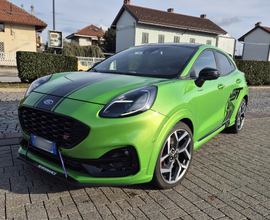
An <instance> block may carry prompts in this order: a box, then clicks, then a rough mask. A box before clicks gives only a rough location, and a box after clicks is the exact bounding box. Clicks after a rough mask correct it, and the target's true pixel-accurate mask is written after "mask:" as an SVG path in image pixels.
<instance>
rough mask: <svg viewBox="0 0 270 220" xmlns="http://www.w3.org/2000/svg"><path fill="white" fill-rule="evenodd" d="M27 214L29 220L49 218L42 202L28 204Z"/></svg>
mask: <svg viewBox="0 0 270 220" xmlns="http://www.w3.org/2000/svg"><path fill="white" fill-rule="evenodd" d="M26 215H27V219H28V220H36V219H48V217H47V213H46V210H45V207H44V205H43V203H42V202H38V203H33V204H29V205H26Z"/></svg>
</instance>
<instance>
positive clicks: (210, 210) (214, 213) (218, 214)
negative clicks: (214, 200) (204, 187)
mask: <svg viewBox="0 0 270 220" xmlns="http://www.w3.org/2000/svg"><path fill="white" fill-rule="evenodd" d="M203 211H204V212H205V213H206V214H207V215H209V216H210V217H211V218H212V219H217V218H221V217H225V215H224V213H222V212H220V211H219V210H218V209H217V208H208V209H204V210H203Z"/></svg>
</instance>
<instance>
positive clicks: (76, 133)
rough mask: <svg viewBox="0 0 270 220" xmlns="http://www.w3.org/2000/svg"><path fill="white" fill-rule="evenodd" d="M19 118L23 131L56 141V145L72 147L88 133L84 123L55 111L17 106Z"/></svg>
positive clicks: (88, 129)
mask: <svg viewBox="0 0 270 220" xmlns="http://www.w3.org/2000/svg"><path fill="white" fill-rule="evenodd" d="M18 111H19V120H20V124H21V127H22V129H23V131H24V133H26V134H28V135H31V134H32V135H36V136H39V137H42V138H45V139H46V140H49V141H52V142H54V143H56V145H57V147H63V148H72V147H74V146H76V145H77V144H79V143H80V142H81V141H82V140H83V139H85V138H86V137H87V135H88V134H89V131H90V128H89V127H88V126H86V125H85V124H83V123H81V122H79V121H77V120H75V119H73V118H70V117H67V116H63V115H60V114H57V113H53V112H47V111H42V110H38V109H35V108H30V107H25V106H23V107H21V108H19V110H18Z"/></svg>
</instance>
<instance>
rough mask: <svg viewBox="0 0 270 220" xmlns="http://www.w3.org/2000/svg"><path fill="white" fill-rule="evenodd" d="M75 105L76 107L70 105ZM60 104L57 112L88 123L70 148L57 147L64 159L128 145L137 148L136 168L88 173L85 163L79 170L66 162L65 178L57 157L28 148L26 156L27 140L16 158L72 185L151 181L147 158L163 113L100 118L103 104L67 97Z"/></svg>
mask: <svg viewBox="0 0 270 220" xmlns="http://www.w3.org/2000/svg"><path fill="white" fill-rule="evenodd" d="M65 102H66V103H65ZM76 105H77V106H79V108H76V109H75V108H73V106H76ZM61 106H62V107H61ZM60 107H61V108H60ZM60 107H59V108H58V111H57V112H56V113H57V114H62V115H68V116H69V117H71V118H73V119H75V120H78V121H80V122H83V123H84V124H86V125H87V126H89V127H90V133H89V135H88V136H87V137H86V138H85V139H84V140H82V141H81V142H80V143H79V144H77V145H76V146H74V147H72V148H69V149H67V148H61V147H58V149H60V150H61V154H62V156H63V160H64V162H65V161H66V162H67V160H66V158H71V159H72V158H73V159H74V160H91V161H95V160H98V159H99V158H101V157H102V156H103V155H105V154H106V153H108V152H110V151H113V150H116V149H122V148H123V149H125V148H129V147H131V148H133V149H134V150H135V151H136V157H137V160H138V167H139V169H138V171H137V172H130V173H129V174H128V175H126V176H123V175H122V176H121V175H118V176H98V175H97V174H95V173H92V174H91V172H89V170H88V171H87V167H83V168H84V171H82V170H74V169H71V168H69V167H68V166H67V167H66V173H67V176H68V178H67V179H65V175H64V170H63V167H62V165H61V163H60V162H59V161H58V162H53V161H50V160H48V159H46V157H44V156H42V155H40V154H38V153H36V152H35V151H31V150H29V152H28V153H27V157H26V156H25V155H26V146H27V145H26V143H27V141H24V142H22V143H21V145H20V148H19V151H18V158H19V159H22V160H24V161H26V162H27V163H29V164H31V165H33V166H35V167H37V168H40V169H42V170H43V171H45V172H47V173H50V174H52V175H54V176H56V177H58V178H61V179H64V180H66V181H68V182H70V183H71V184H73V185H81V186H85V185H89V186H90V185H93V184H94V185H95V184H97V185H104V184H105V185H119V184H120V185H123V184H124V185H126V184H136V183H144V182H149V181H151V179H152V176H153V173H149V172H148V168H149V161H150V159H151V157H152V156H153V155H152V152H153V149H154V148H155V147H156V144H155V141H156V140H157V137H158V136H159V134H160V131H161V129H162V127H163V125H164V124H165V123H166V121H167V118H166V117H165V116H163V115H161V114H159V113H157V112H153V111H151V110H149V111H147V112H144V113H142V114H140V115H136V116H133V117H127V118H119V119H117V118H116V119H108V118H100V117H99V116H98V112H99V110H100V109H101V108H102V106H100V105H96V104H92V103H83V104H82V103H81V102H78V101H76V100H66V101H64V102H63V103H62V104H61V105H60ZM22 133H23V135H24V139H25V140H29V138H30V137H29V134H26V133H24V132H22ZM88 168H89V167H88ZM85 169H86V171H85ZM54 172H55V173H54Z"/></svg>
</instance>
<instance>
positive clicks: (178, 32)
mask: <svg viewBox="0 0 270 220" xmlns="http://www.w3.org/2000/svg"><path fill="white" fill-rule="evenodd" d="M111 28H114V29H116V52H118V51H121V50H123V49H126V48H128V47H131V46H137V45H142V44H148V43H166V42H170V43H171V42H176V43H178V42H191V43H201V44H209V45H213V46H218V44H217V43H218V39H219V35H225V34H226V33H227V32H226V31H225V30H223V29H222V28H220V27H219V26H218V25H216V24H215V23H213V22H212V21H211V20H209V19H207V18H206V15H205V14H202V15H201V16H200V17H193V16H188V15H183V14H177V13H174V9H173V8H169V9H168V10H167V11H160V10H155V9H150V8H144V7H139V6H135V5H131V4H130V0H124V4H123V6H122V8H121V9H120V11H119V13H118V14H117V16H116V18H115V19H114V21H113V23H112V25H111ZM226 39H227V40H229V39H230V38H226ZM226 39H225V40H226ZM222 40H223V41H224V39H222ZM230 40H231V39H230ZM220 42H221V41H220ZM230 42H232V46H231V47H230V48H232V49H231V50H230V51H227V52H228V53H230V54H234V45H235V40H233V41H230ZM221 49H223V48H221ZM225 49H226V48H225Z"/></svg>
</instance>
